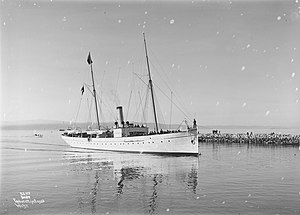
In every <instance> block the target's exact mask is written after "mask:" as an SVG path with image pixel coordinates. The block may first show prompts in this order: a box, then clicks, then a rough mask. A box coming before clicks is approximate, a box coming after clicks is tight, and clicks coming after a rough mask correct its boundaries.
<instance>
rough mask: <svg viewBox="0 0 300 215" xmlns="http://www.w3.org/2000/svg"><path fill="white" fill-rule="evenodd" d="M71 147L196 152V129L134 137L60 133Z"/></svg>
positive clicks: (176, 152) (153, 151)
mask: <svg viewBox="0 0 300 215" xmlns="http://www.w3.org/2000/svg"><path fill="white" fill-rule="evenodd" d="M62 138H63V140H64V141H65V142H66V143H67V144H69V145H70V146H71V147H76V148H85V149H96V150H105V151H123V152H139V153H173V154H198V134H197V129H191V130H189V131H182V132H178V133H167V134H155V135H146V136H134V137H115V138H82V137H70V136H65V135H62Z"/></svg>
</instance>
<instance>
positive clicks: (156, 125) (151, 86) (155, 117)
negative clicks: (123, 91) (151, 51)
mask: <svg viewBox="0 0 300 215" xmlns="http://www.w3.org/2000/svg"><path fill="white" fill-rule="evenodd" d="M143 37H144V44H145V52H146V61H147V69H148V76H149V85H150V91H151V98H152V106H153V113H154V120H155V130H156V132H157V133H158V132H159V131H158V124H157V116H156V108H155V102H154V93H153V84H152V79H151V73H150V66H149V60H148V53H147V45H146V38H145V33H144V32H143Z"/></svg>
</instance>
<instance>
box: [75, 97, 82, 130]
mask: <svg viewBox="0 0 300 215" xmlns="http://www.w3.org/2000/svg"><path fill="white" fill-rule="evenodd" d="M81 101H82V95H81V97H80V101H79V106H78V110H77V113H76V117H75V122H74V125H75V126H76V124H77V117H78V114H79V110H80V106H81Z"/></svg>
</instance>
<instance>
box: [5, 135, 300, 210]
mask: <svg viewBox="0 0 300 215" xmlns="http://www.w3.org/2000/svg"><path fill="white" fill-rule="evenodd" d="M40 132H41V133H42V134H43V135H44V136H43V138H36V137H34V136H33V132H32V131H2V134H1V146H2V147H1V148H2V151H1V170H2V172H1V197H0V198H1V208H0V211H1V214H300V169H299V168H300V165H299V164H300V153H299V148H298V147H270V146H269V147H258V146H247V145H220V144H201V145H200V151H201V153H202V155H201V156H200V157H185V156H183V157H170V156H156V155H143V154H127V153H111V152H99V151H92V150H80V149H73V148H70V147H69V146H67V145H66V144H65V143H64V142H63V141H62V140H61V139H60V137H59V134H58V132H56V131H47V130H46V131H45V130H44V131H40Z"/></svg>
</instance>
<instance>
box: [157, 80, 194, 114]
mask: <svg viewBox="0 0 300 215" xmlns="http://www.w3.org/2000/svg"><path fill="white" fill-rule="evenodd" d="M155 86H156V87H157V89H159V90H160V92H161V93H162V94H163V95H164V96H165V97H167V99H169V100H170V98H169V97H168V96H167V95H166V93H164V92H163V90H162V89H160V88H159V86H157V85H156V84H155ZM173 104H174V105H175V106H176V107H177V108H178V110H179V111H180V112H181V113H182V114H183V115H184V116H185V117H186V118H188V119H189V120H191V118H190V117H189V116H188V115H187V114H186V113H185V112H184V111H183V110H181V108H180V107H179V106H178V105H177V104H176V103H173Z"/></svg>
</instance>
